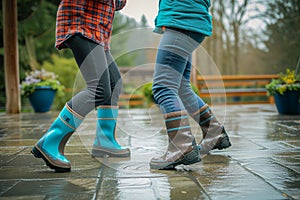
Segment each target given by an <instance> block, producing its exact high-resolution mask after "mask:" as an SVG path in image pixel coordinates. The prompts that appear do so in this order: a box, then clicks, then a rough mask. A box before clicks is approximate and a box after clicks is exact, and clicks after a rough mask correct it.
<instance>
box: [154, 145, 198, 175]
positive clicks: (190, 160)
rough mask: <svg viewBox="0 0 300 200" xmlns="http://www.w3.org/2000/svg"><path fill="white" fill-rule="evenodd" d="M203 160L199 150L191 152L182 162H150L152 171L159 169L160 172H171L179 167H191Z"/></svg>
mask: <svg viewBox="0 0 300 200" xmlns="http://www.w3.org/2000/svg"><path fill="white" fill-rule="evenodd" d="M200 161H201V158H200V155H199V151H198V149H194V150H192V151H191V152H189V153H187V154H186V155H185V156H184V157H183V158H182V159H181V160H177V161H175V162H171V163H167V164H166V163H164V164H156V163H151V162H150V169H159V170H170V169H175V167H176V166H177V165H181V164H184V165H191V164H194V163H197V162H200Z"/></svg>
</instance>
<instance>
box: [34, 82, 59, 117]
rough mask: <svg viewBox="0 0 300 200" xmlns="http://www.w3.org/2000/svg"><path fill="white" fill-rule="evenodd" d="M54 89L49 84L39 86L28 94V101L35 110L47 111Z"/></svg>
mask: <svg viewBox="0 0 300 200" xmlns="http://www.w3.org/2000/svg"><path fill="white" fill-rule="evenodd" d="M55 93H56V91H55V90H53V89H52V88H51V87H49V86H39V87H36V88H35V91H34V93H32V94H31V95H29V101H30V104H31V105H32V107H33V109H34V111H35V112H38V113H40V112H48V111H49V110H50V108H51V105H52V103H53V100H54V97H55Z"/></svg>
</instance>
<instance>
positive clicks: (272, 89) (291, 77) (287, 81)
mask: <svg viewBox="0 0 300 200" xmlns="http://www.w3.org/2000/svg"><path fill="white" fill-rule="evenodd" d="M266 89H267V92H268V95H269V96H271V95H275V93H279V94H281V95H283V94H284V93H285V92H286V91H287V90H289V91H298V90H300V76H299V75H296V74H295V71H294V70H290V69H287V70H286V73H280V74H279V77H278V79H273V80H272V81H271V83H269V84H267V85H266Z"/></svg>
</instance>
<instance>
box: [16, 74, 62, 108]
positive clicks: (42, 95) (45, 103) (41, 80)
mask: <svg viewBox="0 0 300 200" xmlns="http://www.w3.org/2000/svg"><path fill="white" fill-rule="evenodd" d="M57 78H58V76H57V75H56V74H54V73H53V72H48V71H46V70H44V69H41V70H34V71H30V72H28V73H27V74H26V77H25V80H23V81H22V83H21V92H22V95H23V96H26V97H29V101H30V104H31V105H32V107H33V108H34V111H35V112H47V111H49V110H50V107H51V105H52V103H53V99H54V96H55V94H56V93H57V94H58V95H59V96H62V95H63V94H64V93H63V91H64V88H65V87H64V86H63V85H61V84H60V82H59V81H58V80H57Z"/></svg>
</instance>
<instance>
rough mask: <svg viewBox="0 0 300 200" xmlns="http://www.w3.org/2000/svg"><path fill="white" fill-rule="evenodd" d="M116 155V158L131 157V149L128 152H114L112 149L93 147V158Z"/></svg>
mask: <svg viewBox="0 0 300 200" xmlns="http://www.w3.org/2000/svg"><path fill="white" fill-rule="evenodd" d="M107 156H108V157H114V158H126V157H130V151H128V153H123V154H122V153H117V152H116V153H114V152H110V151H105V150H100V149H92V157H93V158H104V157H107Z"/></svg>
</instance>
